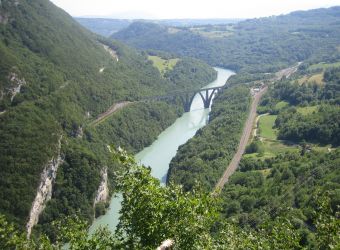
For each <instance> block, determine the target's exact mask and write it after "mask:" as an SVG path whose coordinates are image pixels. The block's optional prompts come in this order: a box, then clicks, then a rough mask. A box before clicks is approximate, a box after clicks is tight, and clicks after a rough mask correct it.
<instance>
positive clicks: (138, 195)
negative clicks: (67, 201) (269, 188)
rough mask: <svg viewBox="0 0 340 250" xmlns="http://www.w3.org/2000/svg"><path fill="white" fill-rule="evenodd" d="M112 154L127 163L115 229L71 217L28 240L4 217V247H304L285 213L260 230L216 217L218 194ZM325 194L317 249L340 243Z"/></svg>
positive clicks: (0, 236)
mask: <svg viewBox="0 0 340 250" xmlns="http://www.w3.org/2000/svg"><path fill="white" fill-rule="evenodd" d="M111 150H112V149H111ZM114 158H115V160H118V161H120V162H121V163H122V164H123V165H124V166H125V171H124V174H123V175H121V176H119V177H118V178H119V180H120V183H121V185H120V186H119V188H120V190H121V191H122V193H123V203H122V209H121V211H120V213H121V217H120V222H119V225H118V228H117V230H116V233H111V232H109V231H108V230H107V229H106V228H101V229H98V230H97V231H96V232H95V233H94V234H92V235H89V234H88V231H87V223H85V222H83V221H81V220H79V218H77V217H69V218H66V219H64V220H60V221H57V222H55V223H53V227H55V228H56V231H57V232H58V234H57V238H56V242H55V243H51V241H50V240H49V239H48V238H47V237H46V236H44V235H41V236H40V237H39V238H37V239H32V240H27V239H26V237H25V235H24V234H21V233H19V232H18V231H17V230H16V229H15V228H14V227H13V225H12V224H9V223H8V222H6V220H5V219H4V217H3V216H0V247H1V249H4V250H7V249H61V248H62V246H63V245H64V244H65V243H68V246H69V249H71V250H80V249H81V250H83V249H84V250H85V249H155V248H156V247H157V246H159V245H160V244H161V242H163V241H164V240H165V239H172V240H173V241H174V245H173V249H258V248H261V249H293V248H297V249H298V248H301V244H300V243H301V235H300V234H299V232H298V231H297V230H296V227H295V225H294V221H292V220H291V219H290V218H289V217H285V216H284V215H285V212H283V213H281V214H280V216H278V217H277V218H276V219H274V220H273V221H272V220H268V221H266V222H265V223H263V224H262V226H261V227H259V228H258V229H257V230H253V229H247V228H241V227H239V226H237V225H235V224H229V223H225V222H223V220H220V219H219V217H218V216H217V211H218V210H217V209H219V207H220V206H219V204H220V203H219V201H218V198H217V197H216V196H215V195H211V194H209V193H205V192H202V191H201V190H200V189H195V190H194V191H191V192H189V193H186V192H183V190H182V188H181V187H180V186H175V185H171V186H168V187H164V186H160V182H159V181H158V180H157V179H155V178H153V177H151V175H150V169H148V168H145V167H141V166H137V165H136V163H135V162H134V160H133V158H132V157H131V156H129V155H128V154H127V153H126V152H123V151H120V152H119V153H118V154H117V153H114ZM327 197H328V196H327V194H326V193H318V196H317V197H316V198H317V200H319V202H318V203H317V204H318V205H316V208H317V209H316V214H315V222H316V224H315V225H316V227H315V235H316V238H315V245H314V246H315V248H316V249H331V248H333V249H336V248H337V247H339V243H340V241H339V240H340V239H339V235H338V234H337V229H338V227H339V220H338V218H337V216H338V215H337V214H336V213H335V214H334V210H333V208H332V207H331V206H330V202H329V199H328V198H327Z"/></svg>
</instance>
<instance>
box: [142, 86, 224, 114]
mask: <svg viewBox="0 0 340 250" xmlns="http://www.w3.org/2000/svg"><path fill="white" fill-rule="evenodd" d="M224 88H226V87H225V86H220V87H211V88H203V89H198V90H183V91H174V92H171V93H168V94H166V95H162V96H152V97H149V98H146V99H144V100H143V101H152V100H164V99H172V98H175V97H179V98H180V99H181V101H182V103H183V107H184V111H185V112H189V111H190V107H191V104H192V102H193V100H194V98H195V96H196V95H197V94H199V96H200V97H201V100H202V102H203V105H204V108H209V107H210V105H211V101H212V99H213V97H214V95H215V94H217V93H218V92H220V91H221V90H222V89H224Z"/></svg>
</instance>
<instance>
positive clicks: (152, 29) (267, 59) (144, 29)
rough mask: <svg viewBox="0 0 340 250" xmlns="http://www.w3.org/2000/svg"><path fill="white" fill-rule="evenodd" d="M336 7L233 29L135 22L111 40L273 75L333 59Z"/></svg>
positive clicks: (339, 11)
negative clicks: (316, 59)
mask: <svg viewBox="0 0 340 250" xmlns="http://www.w3.org/2000/svg"><path fill="white" fill-rule="evenodd" d="M339 16H340V7H333V8H329V9H317V10H311V11H300V12H293V13H291V14H289V15H282V16H273V17H268V18H259V19H250V20H246V21H243V22H239V23H237V24H229V25H210V26H209V25H207V26H196V27H188V28H185V27H167V26H161V25H158V24H154V23H145V22H135V23H133V24H131V25H130V26H129V27H128V28H126V29H123V30H121V31H119V32H118V33H115V34H114V35H113V36H112V37H113V38H116V39H119V40H121V41H124V42H126V43H128V44H130V45H132V46H135V47H138V48H143V49H158V50H165V51H169V52H174V53H177V54H179V55H187V56H192V57H197V58H200V59H203V60H205V61H206V62H208V63H210V64H211V65H218V66H223V67H226V68H230V69H233V70H236V71H240V70H241V71H248V72H252V73H253V72H273V71H276V70H277V69H278V68H280V67H283V66H287V65H290V64H293V63H295V62H298V61H304V60H306V59H311V58H314V57H319V58H322V57H324V56H327V55H334V54H336V53H337V47H338V46H339V44H340V36H339V34H340V32H339V31H340V24H339V21H338V20H339Z"/></svg>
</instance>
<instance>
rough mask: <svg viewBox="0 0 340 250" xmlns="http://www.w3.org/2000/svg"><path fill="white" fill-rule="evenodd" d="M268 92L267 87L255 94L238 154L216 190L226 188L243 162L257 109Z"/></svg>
mask: <svg viewBox="0 0 340 250" xmlns="http://www.w3.org/2000/svg"><path fill="white" fill-rule="evenodd" d="M266 91H267V87H265V88H264V89H262V90H261V91H260V92H259V93H257V94H255V96H254V98H253V101H252V104H251V107H250V112H249V116H248V119H247V121H246V124H245V126H244V128H243V133H242V137H241V140H240V143H239V145H238V149H237V152H236V154H235V155H234V157H233V159H232V160H231V162H230V164H229V166H228V167H227V169H226V170H225V172H224V173H223V176H222V177H221V179H220V180H219V181H218V182H217V184H216V187H215V190H221V189H222V188H223V186H224V184H225V183H226V182H227V181H228V179H229V177H230V176H231V175H232V174H233V173H234V172H235V170H236V169H237V167H238V164H239V162H240V160H241V157H242V155H243V153H244V150H245V148H246V146H247V143H248V140H249V137H250V135H251V132H252V130H253V124H254V120H255V118H256V108H257V105H258V103H259V101H260V99H261V97H262V95H263V94H264V93H265V92H266Z"/></svg>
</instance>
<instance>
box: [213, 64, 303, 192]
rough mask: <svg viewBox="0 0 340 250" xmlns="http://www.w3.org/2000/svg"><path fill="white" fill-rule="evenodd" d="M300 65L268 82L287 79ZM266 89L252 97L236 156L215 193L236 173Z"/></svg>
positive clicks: (279, 73)
mask: <svg viewBox="0 0 340 250" xmlns="http://www.w3.org/2000/svg"><path fill="white" fill-rule="evenodd" d="M300 64H301V63H300V62H299V63H298V64H297V65H295V66H292V67H289V68H286V69H283V70H281V71H279V72H277V73H276V74H275V77H274V78H272V79H270V80H269V81H270V82H271V83H274V82H275V81H278V80H280V79H282V78H283V77H286V78H289V77H290V76H291V75H292V74H294V73H295V72H296V71H297V69H298V67H299V65H300ZM267 89H268V87H267V86H266V87H265V88H263V89H262V90H261V91H260V92H258V93H257V94H255V95H254V98H253V101H252V104H251V108H250V112H249V116H248V119H247V121H246V124H245V126H244V128H243V133H242V137H241V140H240V143H239V146H238V149H237V152H236V154H235V155H234V157H233V159H232V160H231V162H230V163H229V165H228V167H227V168H226V170H225V171H224V173H223V175H222V177H221V179H220V180H219V181H218V182H217V184H216V186H215V191H217V192H218V191H219V190H222V188H223V186H224V185H225V184H226V183H227V182H228V180H229V177H230V176H231V175H232V174H233V173H234V172H235V171H236V169H237V167H238V164H239V163H240V160H241V158H242V155H243V153H244V151H245V149H246V146H247V143H248V140H249V138H250V136H251V132H252V130H253V124H254V121H255V118H256V108H257V105H258V103H259V101H260V99H261V97H262V96H263V94H265V92H266V91H267Z"/></svg>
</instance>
